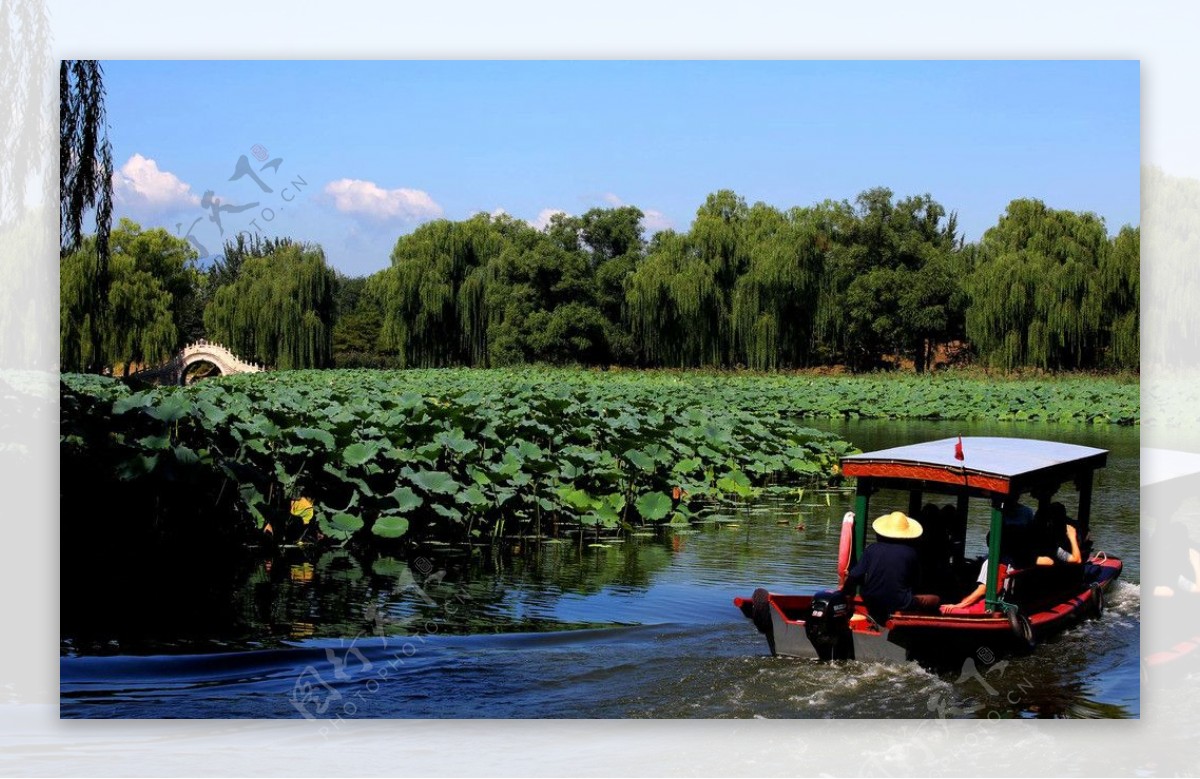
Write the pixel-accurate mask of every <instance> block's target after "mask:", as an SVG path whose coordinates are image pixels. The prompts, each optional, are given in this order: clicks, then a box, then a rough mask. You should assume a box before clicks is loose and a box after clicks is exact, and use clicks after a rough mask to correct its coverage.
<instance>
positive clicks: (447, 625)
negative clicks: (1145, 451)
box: [61, 371, 1139, 733]
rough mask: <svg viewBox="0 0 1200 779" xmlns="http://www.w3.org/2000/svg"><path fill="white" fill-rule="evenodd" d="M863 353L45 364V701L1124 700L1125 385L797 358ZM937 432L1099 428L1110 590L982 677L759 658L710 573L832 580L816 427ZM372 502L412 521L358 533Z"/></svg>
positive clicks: (1035, 710)
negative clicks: (209, 365)
mask: <svg viewBox="0 0 1200 779" xmlns="http://www.w3.org/2000/svg"><path fill="white" fill-rule="evenodd" d="M856 381H862V382H863V386H858V385H856V384H854V382H856ZM872 382H877V383H879V384H886V380H884V379H866V380H859V379H833V380H817V379H812V378H811V377H806V378H801V377H736V378H732V377H722V376H711V375H699V374H669V373H655V374H639V373H601V372H596V373H592V372H574V371H554V372H544V373H539V372H534V371H518V372H502V371H496V372H481V371H411V372H392V373H373V372H348V371H337V372H303V373H290V374H285V373H279V374H274V375H272V374H267V375H260V376H245V377H232V378H230V379H222V380H217V381H206V382H201V383H199V384H197V385H195V386H192V387H187V388H163V389H154V390H150V391H147V392H132V391H130V390H128V389H127V388H125V387H124V386H122V385H120V384H116V383H113V382H108V381H104V380H97V379H94V378H90V377H65V378H64V388H63V405H62V413H63V427H62V435H63V444H62V446H63V470H62V484H63V494H62V504H63V515H62V534H63V543H62V549H63V552H62V569H63V574H62V653H63V658H62V661H61V677H62V682H61V691H62V709H61V711H62V714H63V716H66V717H161V716H188V717H226V716H236V717H308V718H310V719H312V720H314V733H317V732H320V729H321V728H325V729H326V730H330V729H332V728H335V727H337V723H339V722H342V723H344V722H345V721H346V720H348V719H353V718H354V717H364V716H365V717H478V716H484V717H527V716H555V717H573V716H588V717H596V716H599V717H629V716H632V717H638V716H651V717H727V716H733V717H750V716H765V717H829V716H834V717H841V716H851V717H895V716H903V717H938V716H951V717H981V716H1102V717H1131V716H1137V714H1138V711H1139V699H1138V692H1139V690H1138V632H1139V617H1138V612H1139V597H1138V589H1137V587H1136V582H1137V581H1138V579H1139V571H1138V568H1137V557H1138V554H1137V549H1138V514H1137V506H1138V492H1137V481H1138V480H1137V463H1138V428H1137V427H1136V426H1132V425H1126V424H1114V423H1113V422H1114V420H1115V419H1117V418H1118V417H1119V418H1122V419H1129V420H1132V421H1136V419H1137V411H1136V408H1137V405H1136V404H1137V392H1136V385H1128V384H1121V383H1118V382H1114V383H1112V384H1111V385H1104V384H1103V383H1101V384H1100V385H1099V386H1098V387H1091V388H1090V389H1086V388H1087V387H1088V386H1089V385H1088V383H1087V382H1078V383H1071V382H1063V383H1062V385H1061V386H1057V385H1047V386H1040V385H1024V384H1023V383H1015V384H1014V386H1012V387H1010V388H1009V389H1008V390H1005V387H1006V386H1007V385H1004V384H997V385H995V386H994V387H991V388H989V387H985V386H976V385H970V384H969V383H968V385H967V386H965V387H957V388H956V386H955V385H954V383H952V382H947V383H946V384H945V386H943V385H942V384H941V383H940V382H939V381H937V380H929V381H927V382H924V383H922V382H911V381H908V382H901V384H902V385H904V384H908V385H911V386H913V387H926V385H928V386H927V387H926V390H927V391H928V392H929V393H930V397H933V396H935V395H936V396H938V397H942V398H943V400H942V401H941V402H940V405H941V406H942V407H943V408H942V409H941V411H939V412H938V413H939V414H940V415H945V414H947V413H950V411H952V409H953V404H952V400H953V398H952V397H951V395H950V394H949V393H960V394H959V395H954V396H953V397H958V398H963V399H964V400H963V402H964V403H966V402H967V401H966V400H965V398H971V397H974V396H975V394H977V393H983V394H984V395H986V396H987V397H993V398H995V402H994V403H992V404H991V405H986V404H985V407H986V409H988V411H987V412H986V413H988V414H990V415H991V416H988V417H986V418H982V419H981V418H972V419H962V420H961V421H953V422H948V421H945V420H944V419H943V420H931V419H912V418H909V419H904V418H900V419H863V418H861V417H862V416H864V415H862V414H859V415H858V416H859V418H855V417H854V414H853V413H850V412H846V411H843V412H842V413H833V412H817V411H815V410H813V409H815V408H817V407H826V408H833V407H834V406H837V405H839V404H840V403H841V402H843V401H845V397H843V396H838V397H837V398H834V397H816V395H814V393H815V392H817V391H819V389H820V388H821V387H826V388H829V387H848V388H850V389H851V390H853V392H854V393H856V395H855V397H866V396H867V394H868V393H869V392H879V393H884V392H887V391H888V390H886V389H884V388H882V387H876V386H874V385H873V384H872ZM1131 388H1132V389H1131ZM847 391H850V390H847ZM923 391H924V390H923ZM1006 392H1008V393H1010V394H1009V395H1005V393H1006ZM1056 393H1058V394H1056ZM1086 393H1093V394H1092V395H1087V397H1091V398H1093V400H1092V404H1091V406H1090V410H1089V411H1088V412H1087V414H1090V415H1091V416H1090V417H1088V418H1087V419H1084V418H1082V417H1081V418H1080V419H1079V420H1078V421H1076V422H1072V423H1066V424H1062V423H1048V422H1029V421H1015V420H1011V419H1010V417H1011V414H1012V410H1011V409H1012V405H1011V404H1012V403H1013V402H1014V401H1013V398H1015V397H1021V398H1030V397H1035V398H1042V399H1043V400H1044V399H1045V398H1049V397H1060V398H1063V399H1064V400H1063V401H1062V403H1063V404H1064V407H1065V404H1067V403H1071V404H1074V403H1076V402H1079V399H1080V398H1082V397H1084V396H1085V394H1086ZM839 398H840V400H839ZM1066 398H1069V400H1067V399H1066ZM1102 403H1103V404H1106V406H1103V407H1102V406H1101V405H1100V404H1102ZM907 408H908V410H909V411H910V412H913V413H915V412H918V411H922V413H923V409H925V407H924V406H922V405H921V404H920V403H917V402H915V401H914V402H913V403H912V404H910V405H909V406H908V407H907ZM896 409H897V411H896V413H897V414H899V412H900V411H901V410H902V408H901V406H900V405H897V406H896ZM1023 410H1024V411H1025V412H1026V413H1027V414H1029V413H1032V414H1037V415H1039V416H1041V415H1043V414H1044V415H1050V414H1051V413H1052V412H1051V411H1050V410H1047V409H1044V408H1041V407H1033V406H1026V407H1024V408H1023ZM971 413H972V414H973V415H974V414H979V413H982V412H980V411H978V410H975V411H972V412H971ZM1053 413H1066V412H1065V411H1064V408H1056V409H1055V410H1054V412H1053ZM1002 420H1004V421H1002ZM956 434H962V435H1016V436H1030V437H1039V438H1053V439H1057V440H1063V441H1068V442H1075V443H1081V444H1086V445H1091V446H1100V447H1104V448H1107V449H1110V450H1111V451H1112V456H1111V457H1110V464H1109V467H1108V468H1107V469H1104V470H1103V471H1102V472H1101V473H1100V475H1099V477H1098V483H1097V487H1096V496H1095V499H1096V501H1097V503H1096V514H1095V516H1096V517H1097V518H1096V519H1095V520H1094V528H1095V529H1096V532H1097V535H1098V537H1099V540H1100V543H1101V544H1102V546H1103V547H1104V548H1106V549H1108V550H1110V551H1112V552H1113V553H1116V554H1118V555H1120V556H1122V557H1123V558H1124V559H1125V560H1126V572H1125V574H1124V576H1123V580H1124V582H1125V583H1124V584H1122V586H1121V588H1120V589H1119V591H1118V592H1117V593H1116V594H1115V596H1114V598H1113V599H1112V602H1111V603H1110V608H1109V610H1108V613H1107V615H1106V617H1105V618H1104V619H1103V620H1101V621H1099V622H1093V623H1086V624H1084V625H1081V626H1079V627H1078V628H1076V629H1073V630H1071V631H1068V632H1067V633H1066V634H1064V635H1063V636H1061V637H1060V638H1057V639H1055V640H1054V641H1051V642H1049V643H1047V644H1045V645H1044V646H1042V647H1040V648H1039V649H1038V650H1037V652H1035V653H1034V655H1032V656H1030V657H1027V658H1016V659H1013V660H1012V661H1011V662H1009V664H1008V665H1006V666H995V667H993V668H987V669H982V668H981V669H980V671H981V674H979V675H977V676H976V677H969V676H968V675H966V674H965V670H966V669H964V674H963V675H958V674H952V675H950V676H948V677H946V676H935V675H931V674H929V673H928V672H926V671H923V670H920V669H919V668H916V667H912V668H908V667H905V668H902V669H895V668H892V667H885V666H873V665H868V664H863V665H862V667H858V668H855V669H853V670H852V671H848V670H847V669H845V668H836V667H817V666H811V665H805V664H798V663H797V662H796V661H789V660H785V659H782V658H772V657H769V656H768V654H767V651H766V646H765V642H764V641H763V640H762V638H761V636H759V635H758V633H757V632H756V631H755V630H754V629H753V627H752V626H751V625H750V624H749V623H748V622H747V621H745V620H744V619H743V618H742V616H741V614H740V613H739V612H738V611H737V610H736V609H735V608H734V607H733V606H732V603H731V599H732V597H733V596H734V595H748V594H749V592H750V591H751V590H752V589H753V588H754V587H757V586H766V587H768V588H771V589H774V590H780V591H782V590H800V591H804V590H812V589H816V588H819V587H825V586H828V585H829V583H830V582H831V580H832V578H833V562H832V561H833V559H834V558H835V556H836V545H837V537H838V532H839V529H840V528H839V519H840V516H841V514H842V512H844V511H845V510H846V509H847V508H848V506H849V501H850V496H851V492H850V485H848V484H845V483H843V482H842V481H841V480H840V478H839V477H838V475H837V474H836V472H835V469H834V467H833V466H834V464H835V463H836V460H837V457H838V455H839V454H840V453H841V452H844V451H853V450H857V449H873V448H879V447H882V446H890V445H897V444H901V443H911V442H912V441H915V440H925V439H930V438H938V437H946V436H952V435H956ZM648 495H659V496H661V497H659V498H653V499H651V498H647V497H646V496H648ZM97 501H99V502H102V503H104V506H105V507H104V510H103V511H97V510H96V509H95V506H96V503H97ZM297 501H301V502H300V503H299V504H298V505H297ZM304 501H307V502H304ZM114 504H115V505H117V506H118V507H120V508H121V509H127V510H125V511H121V510H118V511H114V510H113V509H112V507H113V505H114ZM309 512H311V513H309ZM306 515H307V516H306ZM347 518H349V519H347ZM388 518H395V520H399V519H403V520H405V523H401V522H399V521H392V522H385V523H384V528H383V529H384V530H385V532H383V533H380V532H378V530H376V526H377V525H379V523H380V522H381V521H382V520H385V519H388ZM354 519H358V520H360V521H361V524H359V523H358V522H355V521H353V520H354ZM306 520H307V521H306ZM1101 522H1103V525H1101ZM388 525H391V526H393V528H396V529H398V528H399V527H400V526H401V525H403V532H402V533H392V532H391V531H390V530H388V529H387V528H388ZM268 526H270V528H271V532H270V533H267V532H265V530H266V528H267V527H268ZM1101 527H1102V528H1103V529H1101ZM475 531H478V532H475ZM318 534H319V535H318ZM976 551H978V552H981V551H982V549H979V550H976ZM1050 658H1053V660H1054V661H1053V662H1048V659H1050ZM985 673H986V675H983V674H985ZM981 682H982V683H981ZM339 718H340V719H339Z"/></svg>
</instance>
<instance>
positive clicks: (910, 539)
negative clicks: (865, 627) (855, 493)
mask: <svg viewBox="0 0 1200 779" xmlns="http://www.w3.org/2000/svg"><path fill="white" fill-rule="evenodd" d="M871 527H872V528H873V529H874V530H875V536H876V540H875V543H873V544H871V545H870V546H868V547H867V548H866V549H865V550H863V556H862V558H861V559H860V560H859V561H858V562H857V563H855V564H854V567H853V568H851V569H850V572H849V573H848V574H846V582H845V584H844V585H842V591H843V593H845V595H846V596H847V597H853V595H854V593H855V592H856V591H857V590H858V588H859V587H860V586H861V587H862V596H863V601H864V602H865V603H866V604H867V611H868V612H870V614H871V618H872V619H874V620H875V621H876V622H878V623H880V624H883V622H885V621H886V620H887V618H888V617H889V616H891V614H892V613H893V612H896V611H912V610H922V611H936V610H937V607H938V596H936V595H916V594H914V593H913V589H914V588H915V586H916V584H917V571H918V560H917V547H916V539H918V538H920V537H921V523H920V522H918V521H917V520H915V519H912V518H911V517H909V516H908V515H906V514H905V513H904V512H903V511H893V512H892V513H891V514H884V515H883V516H882V517H879V518H878V519H876V520H875V521H874V522H873V523H871Z"/></svg>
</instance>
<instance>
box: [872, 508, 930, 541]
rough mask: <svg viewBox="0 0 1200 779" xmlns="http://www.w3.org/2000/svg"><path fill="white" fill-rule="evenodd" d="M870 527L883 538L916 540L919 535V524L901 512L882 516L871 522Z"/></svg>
mask: <svg viewBox="0 0 1200 779" xmlns="http://www.w3.org/2000/svg"><path fill="white" fill-rule="evenodd" d="M871 527H872V528H874V529H875V532H876V533H878V534H879V535H881V536H883V537H884V538H902V539H903V538H917V537H918V536H920V535H921V523H920V522H918V521H917V520H915V519H910V518H909V517H908V515H907V514H905V513H904V512H903V511H893V512H892V513H891V514H884V515H883V516H882V517H880V518H879V519H877V520H875V521H874V522H872V523H871Z"/></svg>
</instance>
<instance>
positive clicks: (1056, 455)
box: [842, 436, 1108, 495]
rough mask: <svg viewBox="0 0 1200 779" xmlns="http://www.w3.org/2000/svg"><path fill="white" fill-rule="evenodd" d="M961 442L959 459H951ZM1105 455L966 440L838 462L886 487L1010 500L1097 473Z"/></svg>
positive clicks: (1054, 445)
mask: <svg viewBox="0 0 1200 779" xmlns="http://www.w3.org/2000/svg"><path fill="white" fill-rule="evenodd" d="M960 440H961V441H962V455H963V457H962V459H961V460H960V459H958V458H957V457H955V454H956V451H957V444H958V442H959V441H960ZM1107 460H1108V451H1107V450H1105V449H1095V448H1093V447H1090V446H1077V445H1075V444H1063V443H1058V442H1056V441H1039V440H1036V439H1032V438H998V437H986V436H970V437H963V438H961V439H959V438H944V439H942V440H940V441H929V442H926V443H921V444H910V445H908V446H897V447H893V448H891V449H881V450H879V451H877V452H865V453H863V454H854V455H849V456H846V457H843V458H842V473H843V474H844V475H846V476H855V477H858V478H875V479H884V480H888V481H908V482H912V481H918V482H926V483H928V482H935V483H941V484H946V485H950V486H957V487H966V488H967V489H968V490H969V491H971V492H981V493H986V494H991V495H1013V494H1020V493H1022V492H1027V491H1030V490H1033V489H1036V488H1038V487H1040V486H1043V485H1055V486H1056V485H1058V484H1061V483H1063V482H1066V481H1070V480H1072V479H1076V478H1078V477H1079V476H1081V475H1084V474H1090V473H1091V472H1092V471H1094V470H1096V469H1097V468H1103V467H1104V466H1105V464H1106V462H1107Z"/></svg>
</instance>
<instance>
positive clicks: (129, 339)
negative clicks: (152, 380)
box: [59, 219, 201, 371]
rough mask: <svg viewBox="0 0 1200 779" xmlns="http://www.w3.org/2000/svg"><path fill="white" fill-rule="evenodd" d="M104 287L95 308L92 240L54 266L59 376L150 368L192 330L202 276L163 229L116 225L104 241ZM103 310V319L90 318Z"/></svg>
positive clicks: (182, 244)
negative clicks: (106, 252)
mask: <svg viewBox="0 0 1200 779" xmlns="http://www.w3.org/2000/svg"><path fill="white" fill-rule="evenodd" d="M109 243H110V251H111V255H112V256H111V258H110V259H109V262H108V275H109V281H108V283H107V285H106V287H107V292H106V293H105V296H104V300H103V301H101V302H102V303H103V305H102V306H99V307H98V306H97V301H96V300H95V298H94V294H95V289H96V284H95V275H96V274H97V273H98V272H99V263H98V261H97V259H96V253H97V251H98V249H97V244H98V238H97V237H96V236H87V237H86V238H85V239H84V241H83V244H82V246H81V247H80V248H79V249H78V250H76V251H74V252H72V253H70V254H68V255H67V256H66V257H64V258H63V260H62V261H61V263H60V284H59V321H60V332H59V344H60V350H61V351H60V354H61V358H60V362H61V365H62V368H63V369H64V370H73V371H78V370H85V369H104V368H108V367H110V366H114V365H120V366H124V369H125V370H126V371H128V370H129V368H130V366H131V365H146V364H156V363H159V362H162V361H163V360H165V359H167V357H169V356H170V354H171V353H172V352H173V351H175V349H177V348H178V347H179V346H180V345H181V343H182V341H183V340H184V339H186V338H187V337H188V335H189V332H197V331H198V326H199V322H198V319H199V314H198V311H197V308H198V294H197V291H198V289H199V286H200V283H201V274H200V272H199V271H198V270H197V269H196V267H195V261H196V253H195V252H194V251H193V250H192V248H191V247H190V246H189V245H188V243H187V241H185V240H183V239H182V238H178V237H175V236H172V235H171V234H169V233H168V232H167V231H165V230H162V229H154V230H142V228H141V227H140V226H138V225H137V224H136V223H134V222H131V221H129V220H128V219H122V220H121V223H120V224H119V225H118V226H117V227H116V229H114V230H113V231H112V233H111V235H110V241H109ZM98 309H102V310H103V315H102V316H97V310H98Z"/></svg>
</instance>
